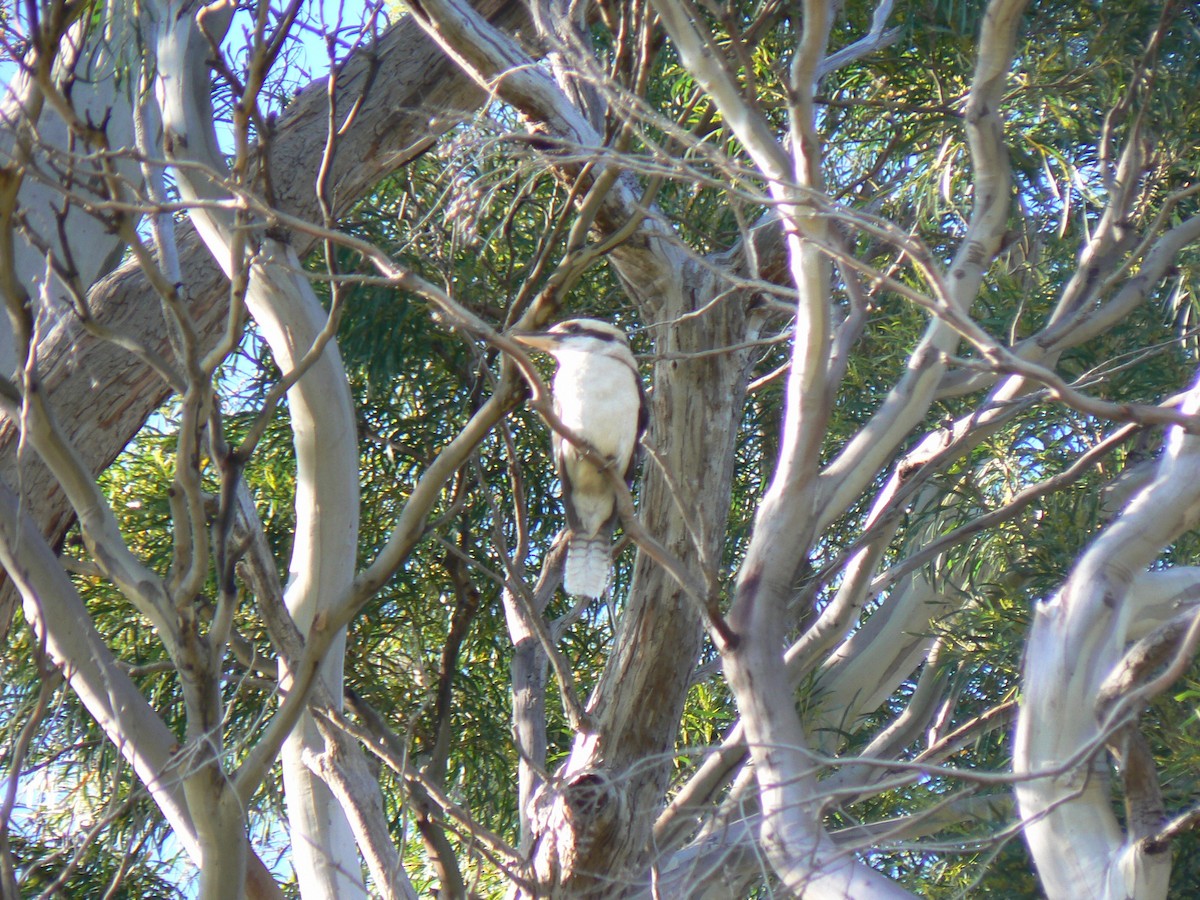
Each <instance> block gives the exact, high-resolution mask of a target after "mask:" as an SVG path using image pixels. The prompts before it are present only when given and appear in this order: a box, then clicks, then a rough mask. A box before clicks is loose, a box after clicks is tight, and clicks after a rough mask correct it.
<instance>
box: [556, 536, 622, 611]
mask: <svg viewBox="0 0 1200 900" xmlns="http://www.w3.org/2000/svg"><path fill="white" fill-rule="evenodd" d="M611 574H612V544H611V542H610V541H609V539H608V538H607V537H604V536H603V535H601V536H599V537H583V536H580V535H573V536H572V537H571V543H570V545H569V546H568V547H567V568H566V572H565V573H564V575H563V586H564V587H565V588H566V589H567V593H568V594H577V595H579V596H582V597H599V596H600V595H602V594H603V593H604V589H605V588H607V587H608V579H609V576H610V575H611Z"/></svg>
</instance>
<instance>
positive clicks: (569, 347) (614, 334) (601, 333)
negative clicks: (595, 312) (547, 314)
mask: <svg viewBox="0 0 1200 900" xmlns="http://www.w3.org/2000/svg"><path fill="white" fill-rule="evenodd" d="M513 338H514V339H516V340H517V341H518V342H520V343H522V344H524V345H525V346H526V347H531V348H533V349H534V350H541V351H543V352H545V353H549V354H550V355H551V356H553V357H555V358H556V359H560V360H561V358H562V356H563V355H564V354H570V353H594V354H598V355H605V356H618V357H622V358H625V357H628V358H629V359H632V356H631V354H630V352H629V339H628V338H627V337H626V336H625V332H624V331H622V330H621V329H620V328H617V327H616V326H615V325H610V324H609V323H608V322H602V321H600V320H599V319H567V320H566V321H565V322H559V323H558V324H557V325H555V326H553V327H552V328H550V329H549V330H547V331H541V332H535V333H532V334H514V335H513Z"/></svg>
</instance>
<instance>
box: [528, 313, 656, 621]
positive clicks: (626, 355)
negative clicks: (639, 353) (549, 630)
mask: <svg viewBox="0 0 1200 900" xmlns="http://www.w3.org/2000/svg"><path fill="white" fill-rule="evenodd" d="M513 337H514V338H515V339H516V340H518V341H519V342H520V343H522V344H524V345H525V346H527V347H531V348H533V349H535V350H541V351H543V352H545V353H548V354H550V356H552V357H553V358H554V360H555V362H557V363H558V371H557V372H556V373H555V375H554V382H553V386H552V393H553V396H554V412H555V414H556V415H557V416H558V418H559V419H560V420H561V421H562V424H563V425H565V426H566V427H567V428H568V429H569V430H570V431H571V432H572V433H573V434H575V435H577V436H579V437H580V438H582V439H583V440H584V441H586V442H587V443H588V444H590V445H591V447H592V448H594V449H595V450H597V451H598V452H600V453H601V454H603V455H604V456H606V457H608V458H609V460H611V465H612V466H613V467H614V469H615V471H617V472H620V473H622V474H623V475H624V477H625V483H626V484H632V483H633V474H634V470H635V468H636V466H637V454H636V450H637V445H638V441H639V440H640V439H641V436H642V433H643V432H644V431H645V430H646V422H647V418H648V411H647V406H646V394H645V391H644V390H643V388H642V379H641V376H640V375H639V374H638V368H637V362H636V360H634V358H633V353H632V352H630V350H629V339H628V337H627V336H626V334H625V332H624V331H622V330H621V329H620V328H617V327H616V326H614V325H610V324H609V323H608V322H602V321H600V320H599V319H568V320H567V321H564V322H559V323H558V324H557V325H554V326H553V327H552V328H550V329H549V330H548V331H545V332H540V333H534V334H520V335H517V334H514V335H513ZM552 441H553V445H554V460H555V464H556V466H557V468H558V476H559V481H560V482H561V484H562V500H563V507H564V512H565V514H566V520H567V528H568V530H569V532H570V534H569V537H568V544H567V562H566V567H565V571H564V573H563V587H564V588H565V589H566V591H567V593H569V594H575V595H577V596H584V597H593V598H599V597H601V596H602V595H603V594H604V592H605V590H606V589H607V588H608V584H609V580H610V578H611V577H612V533H613V527H614V526H615V525H616V521H617V495H616V492H615V490H614V489H613V486H612V484H611V483H610V482H609V480H608V477H607V476H606V475H605V473H604V472H603V471H601V470H600V468H599V467H597V465H596V464H595V463H593V462H591V461H590V460H587V459H585V458H584V457H583V455H582V453H581V451H580V449H579V448H578V447H576V446H575V445H574V444H572V443H571V442H570V441H569V440H568V439H566V438H564V437H563V436H562V435H560V434H558V433H557V432H555V433H554V434H553V436H552Z"/></svg>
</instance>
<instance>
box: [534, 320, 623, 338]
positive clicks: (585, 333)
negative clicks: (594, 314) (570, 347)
mask: <svg viewBox="0 0 1200 900" xmlns="http://www.w3.org/2000/svg"><path fill="white" fill-rule="evenodd" d="M550 330H551V331H556V332H558V333H559V334H572V335H579V336H580V337H591V338H596V339H597V340H600V341H609V342H610V343H618V342H620V340H621V339H620V338H619V337H618V336H617V335H615V334H613V333H612V332H611V331H602V330H600V329H599V328H589V327H588V326H586V325H580V324H579V323H578V322H562V323H560V324H558V325H555V326H554V327H553V328H552V329H550Z"/></svg>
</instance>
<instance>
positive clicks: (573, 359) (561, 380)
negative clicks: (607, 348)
mask: <svg viewBox="0 0 1200 900" xmlns="http://www.w3.org/2000/svg"><path fill="white" fill-rule="evenodd" d="M554 398H555V406H556V407H557V411H558V415H559V418H561V419H562V420H563V424H564V425H566V426H567V427H568V428H570V429H571V430H572V431H574V432H576V433H577V434H579V435H580V436H581V437H583V438H584V439H585V440H587V442H588V443H589V444H591V445H592V446H594V447H595V448H596V449H597V450H599V451H600V452H601V453H603V454H604V455H605V456H611V457H613V458H614V459H615V460H616V461H617V463H618V465H619V466H620V467H621V468H620V470H619V471H620V472H621V473H622V474H623V470H624V466H625V465H626V464H627V463H628V461H629V458H630V456H631V455H632V453H633V448H634V445H635V444H636V442H637V425H638V410H639V406H640V404H641V396H640V394H639V393H638V386H637V380H636V375H635V373H634V371H633V369H632V368H631V367H630V365H629V364H628V363H626V362H623V361H622V360H619V359H615V358H613V357H612V356H609V355H607V354H601V353H588V352H581V351H574V350H567V351H565V352H564V351H560V353H559V355H558V373H557V374H556V375H555V377H554Z"/></svg>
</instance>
